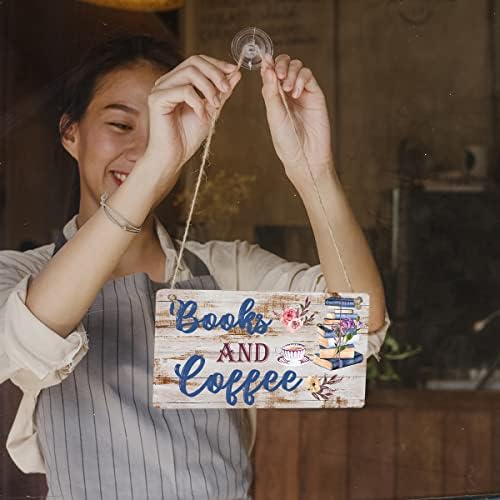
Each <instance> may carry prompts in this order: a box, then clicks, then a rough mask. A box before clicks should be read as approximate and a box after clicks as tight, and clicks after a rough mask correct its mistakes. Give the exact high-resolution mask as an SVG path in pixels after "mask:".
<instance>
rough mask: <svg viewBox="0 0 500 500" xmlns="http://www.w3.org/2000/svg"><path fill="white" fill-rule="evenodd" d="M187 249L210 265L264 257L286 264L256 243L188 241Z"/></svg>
mask: <svg viewBox="0 0 500 500" xmlns="http://www.w3.org/2000/svg"><path fill="white" fill-rule="evenodd" d="M186 248H187V249H188V250H190V251H191V252H193V253H195V254H196V255H197V256H198V257H200V259H202V260H204V261H206V263H208V261H209V260H213V259H227V258H229V259H234V260H236V259H241V258H244V259H251V258H255V259H260V258H262V257H266V258H270V259H273V260H275V261H276V262H280V261H281V262H284V261H285V259H282V258H281V257H278V256H277V255H275V254H273V253H271V252H269V251H267V250H264V249H263V248H262V247H260V246H259V245H258V244H256V243H250V242H248V241H242V240H234V241H222V240H211V241H207V242H206V243H200V242H198V241H187V242H186Z"/></svg>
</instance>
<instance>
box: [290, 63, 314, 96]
mask: <svg viewBox="0 0 500 500" xmlns="http://www.w3.org/2000/svg"><path fill="white" fill-rule="evenodd" d="M311 78H313V74H312V71H311V70H310V69H309V68H302V69H301V70H300V72H299V74H298V75H297V80H296V81H295V86H294V89H293V93H292V97H293V98H294V99H298V98H299V97H300V96H301V95H302V92H303V91H304V89H305V87H306V85H307V84H308V83H309V81H310V80H311Z"/></svg>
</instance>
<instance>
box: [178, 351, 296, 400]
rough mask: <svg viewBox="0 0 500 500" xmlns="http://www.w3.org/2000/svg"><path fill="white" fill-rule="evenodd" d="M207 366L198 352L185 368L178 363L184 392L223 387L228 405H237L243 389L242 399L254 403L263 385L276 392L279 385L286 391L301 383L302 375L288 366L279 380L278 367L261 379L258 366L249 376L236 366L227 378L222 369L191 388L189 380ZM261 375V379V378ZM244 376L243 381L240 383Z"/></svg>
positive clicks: (219, 389)
mask: <svg viewBox="0 0 500 500" xmlns="http://www.w3.org/2000/svg"><path fill="white" fill-rule="evenodd" d="M204 366H205V358H204V357H203V356H200V355H198V354H194V355H193V356H191V357H190V358H189V359H188V360H187V361H186V362H185V363H184V366H182V368H181V365H180V364H177V365H175V369H174V371H175V374H176V375H177V376H178V377H179V389H180V391H181V392H182V393H183V394H185V395H186V396H188V397H190V398H193V397H195V396H197V395H198V394H200V393H201V392H203V391H204V390H205V389H206V390H208V391H209V392H211V393H212V394H217V393H218V392H220V391H221V390H222V389H225V390H226V401H227V403H228V404H229V405H231V406H235V405H236V403H237V402H238V394H239V393H240V392H242V396H243V398H242V399H243V401H244V402H245V403H246V404H247V405H252V404H254V402H255V394H256V393H257V391H258V390H259V389H261V388H264V389H265V390H266V391H268V392H274V391H276V390H278V389H280V388H281V389H283V390H284V391H287V392H292V391H294V390H295V389H297V387H299V385H300V384H301V383H302V379H301V378H298V377H297V374H296V373H295V372H293V371H291V370H287V371H286V372H285V373H284V374H283V376H282V378H281V380H280V378H279V374H278V372H276V371H275V370H269V371H268V372H266V373H265V374H264V376H263V377H262V379H261V372H260V371H259V370H256V369H252V370H250V371H249V372H248V373H247V375H246V377H243V372H242V371H241V370H239V369H236V370H233V371H232V372H231V373H230V374H229V377H228V378H227V380H226V381H225V380H224V376H223V375H222V373H219V372H215V373H212V374H211V375H209V376H208V377H207V379H206V380H205V381H204V382H203V384H202V385H201V386H200V387H198V388H197V389H188V387H187V382H188V381H189V380H190V379H193V378H195V377H196V376H197V375H198V374H199V373H200V372H201V371H202V370H203V368H204ZM242 379H243V380H242ZM259 379H261V380H260V382H259ZM241 380H242V382H241V383H240V384H238V382H240V381H241ZM256 382H257V384H256ZM293 382H295V383H293ZM254 384H255V385H254ZM273 384H274V385H273ZM252 385H253V387H252Z"/></svg>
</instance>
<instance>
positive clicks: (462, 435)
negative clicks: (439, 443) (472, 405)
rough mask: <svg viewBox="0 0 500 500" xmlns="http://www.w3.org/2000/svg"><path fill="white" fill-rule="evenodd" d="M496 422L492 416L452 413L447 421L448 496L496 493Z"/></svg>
mask: <svg viewBox="0 0 500 500" xmlns="http://www.w3.org/2000/svg"><path fill="white" fill-rule="evenodd" d="M492 426H493V421H492V415H491V414H490V413H489V412H483V411H475V412H470V411H468V412H464V411H460V412H449V413H447V415H446V419H445V435H444V442H445V449H444V454H445V457H444V458H445V470H444V479H445V493H446V494H447V495H458V494H460V495H464V494H472V493H485V492H488V491H492V490H493V484H492V481H491V477H492V456H493V454H492V453H493V450H492V447H493V440H492V434H493V428H492Z"/></svg>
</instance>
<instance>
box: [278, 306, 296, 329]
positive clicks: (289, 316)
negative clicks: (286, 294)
mask: <svg viewBox="0 0 500 500" xmlns="http://www.w3.org/2000/svg"><path fill="white" fill-rule="evenodd" d="M298 316H299V313H298V312H297V309H293V308H292V307H288V308H287V309H285V310H284V311H283V312H282V314H281V318H280V321H281V322H282V323H283V324H284V325H285V326H288V324H289V323H290V321H292V320H293V319H296V318H297V317H298Z"/></svg>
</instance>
